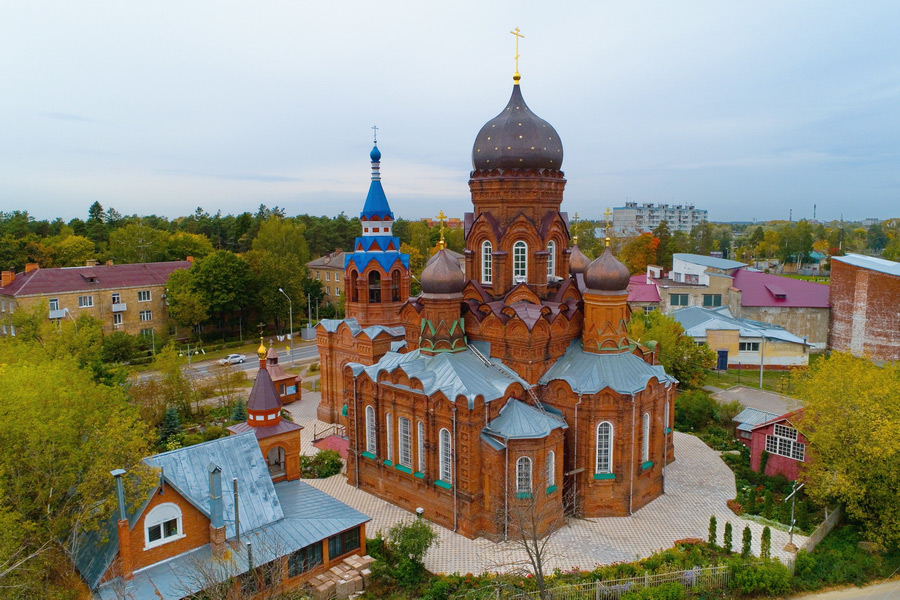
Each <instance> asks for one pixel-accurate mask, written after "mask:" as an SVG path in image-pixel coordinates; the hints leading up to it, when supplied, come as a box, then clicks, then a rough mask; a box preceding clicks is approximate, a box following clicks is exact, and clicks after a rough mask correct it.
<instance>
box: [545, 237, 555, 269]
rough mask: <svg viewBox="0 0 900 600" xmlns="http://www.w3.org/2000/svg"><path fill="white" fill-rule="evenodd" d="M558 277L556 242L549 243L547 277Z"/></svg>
mask: <svg viewBox="0 0 900 600" xmlns="http://www.w3.org/2000/svg"><path fill="white" fill-rule="evenodd" d="M553 275H556V242H554V241H553V240H550V241H549V242H547V277H551V276H553Z"/></svg>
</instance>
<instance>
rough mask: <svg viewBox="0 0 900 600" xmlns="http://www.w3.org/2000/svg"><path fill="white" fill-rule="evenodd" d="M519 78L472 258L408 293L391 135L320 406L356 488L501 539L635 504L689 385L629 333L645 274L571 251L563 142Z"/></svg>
mask: <svg viewBox="0 0 900 600" xmlns="http://www.w3.org/2000/svg"><path fill="white" fill-rule="evenodd" d="M513 79H514V85H513V89H512V96H511V97H510V99H509V103H508V104H507V105H506V106H505V107H504V108H503V110H502V111H501V112H500V114H499V115H497V116H496V117H495V118H493V119H491V120H490V121H488V122H487V123H486V124H485V125H484V126H483V127H482V128H481V131H479V132H478V135H477V136H476V138H475V144H474V148H473V150H472V162H473V171H472V172H471V174H470V178H469V189H470V192H471V195H472V205H473V210H472V212H469V213H466V214H465V219H464V226H465V240H466V250H465V265H464V269H463V268H461V265H460V264H459V262H458V261H457V260H456V259H455V258H453V257H452V256H450V254H449V253H448V252H447V251H446V250H440V251H438V253H437V254H436V255H435V256H434V257H432V258H431V259H430V261H429V263H428V265H427V266H426V268H425V270H424V272H423V273H422V277H421V286H422V294H421V295H420V296H418V297H415V298H412V297H410V296H409V258H408V256H406V255H403V254H401V253H400V252H399V241H398V240H397V238H393V237H391V223H392V221H393V213H392V212H391V211H390V208H389V206H388V203H387V199H386V196H385V194H384V191H383V188H382V185H381V178H380V170H379V167H380V158H381V154H380V152H379V151H378V148H377V147H376V148H375V149H373V150H372V156H371V158H372V166H373V177H372V183H371V186H370V189H369V195H368V197H367V199H366V203H365V208H364V209H363V212H362V214H361V220H362V228H363V231H362V236H361V237H360V238H357V241H356V248H355V252H354V253H353V254H348V258H347V269H346V276H345V283H346V289H347V290H348V297H347V315H348V318H347V319H344V320H339V321H338V320H331V321H323V322H322V324H321V325H319V328H318V345H319V351H320V356H321V362H322V380H323V388H322V389H323V392H322V402H321V405H320V408H319V418H320V419H322V420H325V421H329V422H337V421H341V420H343V421H344V422H345V424H346V425H347V434H348V436H349V438H350V455H349V459H348V464H347V475H348V478H349V482H350V483H351V484H352V485H355V486H357V487H359V488H361V489H364V490H366V491H369V492H371V493H373V494H375V495H377V496H379V497H381V498H384V499H385V500H388V501H390V502H392V503H394V504H397V505H399V506H402V507H404V508H406V509H408V510H411V511H412V510H415V509H417V508H419V507H421V508H423V509H424V516H425V517H426V518H428V519H430V520H432V521H434V522H436V523H440V524H441V525H444V526H446V527H449V528H451V529H453V530H455V531H458V532H459V533H461V534H463V535H466V536H468V537H477V536H485V537H489V538H493V539H499V538H504V537H506V536H507V535H512V533H513V532H512V530H511V529H512V528H513V527H514V526H515V525H514V524H511V515H513V514H515V513H516V511H517V510H527V511H530V513H531V514H535V515H539V517H538V521H539V523H538V529H539V530H540V531H541V533H542V534H543V533H544V532H546V531H548V530H549V529H550V528H552V527H554V526H555V525H558V524H559V523H561V522H562V519H563V516H564V514H566V513H571V514H578V515H581V516H585V517H603V516H623V515H629V514H631V513H633V512H634V511H636V510H638V509H639V508H641V507H642V506H644V505H646V504H647V503H648V502H650V501H652V500H653V499H654V498H656V497H658V496H659V495H660V494H662V493H663V491H664V476H665V465H666V464H667V463H669V462H671V461H672V460H673V459H674V454H673V444H672V434H671V431H672V423H673V420H674V401H675V384H676V383H677V382H676V381H675V379H674V378H673V377H671V376H670V375H667V374H666V373H665V370H664V369H663V367H662V366H659V365H658V364H657V363H656V353H655V352H654V351H651V350H650V349H648V348H646V347H643V346H640V345H637V344H635V343H633V342H631V341H630V340H629V339H628V337H627V331H626V323H627V321H628V317H629V309H628V306H627V304H626V300H627V297H628V296H627V291H626V288H627V285H628V282H629V272H628V269H627V268H625V266H624V265H623V264H622V263H620V262H619V261H618V260H617V259H616V258H615V257H614V256H613V255H612V253H611V252H610V250H609V248H607V249H606V251H605V252H604V253H603V254H602V255H601V256H600V257H599V258H597V259H596V260H594V261H592V262H591V261H590V260H589V259H588V258H587V257H586V256H585V255H584V254H583V253H582V252H580V251H579V250H578V246H577V239H576V240H573V241H574V242H576V244H575V245H571V246H570V236H569V226H568V217H567V215H566V213H565V212H561V205H562V200H563V190H564V188H565V184H566V179H565V176H564V174H563V171H562V161H563V149H562V143H561V141H560V139H559V135H558V134H557V133H556V130H555V129H554V128H553V126H552V125H550V123H548V122H546V121H544V120H543V119H541V118H539V117H538V116H537V115H535V114H534V113H533V112H532V111H531V110H530V109H529V108H528V106H527V105H526V104H525V100H524V99H523V96H522V89H521V87H520V85H519V75H518V73H517V74H516V75H515V77H514V78H513Z"/></svg>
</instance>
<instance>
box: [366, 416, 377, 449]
mask: <svg viewBox="0 0 900 600" xmlns="http://www.w3.org/2000/svg"><path fill="white" fill-rule="evenodd" d="M377 449H378V445H377V444H376V443H375V408H374V407H371V406H367V407H366V452H368V453H369V454H377Z"/></svg>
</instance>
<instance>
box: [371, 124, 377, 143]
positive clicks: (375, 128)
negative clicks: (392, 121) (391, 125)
mask: <svg viewBox="0 0 900 600" xmlns="http://www.w3.org/2000/svg"><path fill="white" fill-rule="evenodd" d="M372 139H373V142H372V143H373V144H377V143H378V126H377V125H372Z"/></svg>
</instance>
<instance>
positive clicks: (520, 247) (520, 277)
mask: <svg viewBox="0 0 900 600" xmlns="http://www.w3.org/2000/svg"><path fill="white" fill-rule="evenodd" d="M522 281H528V244H527V243H525V241H523V240H518V241H517V242H516V243H515V244H513V283H519V282H522Z"/></svg>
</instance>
